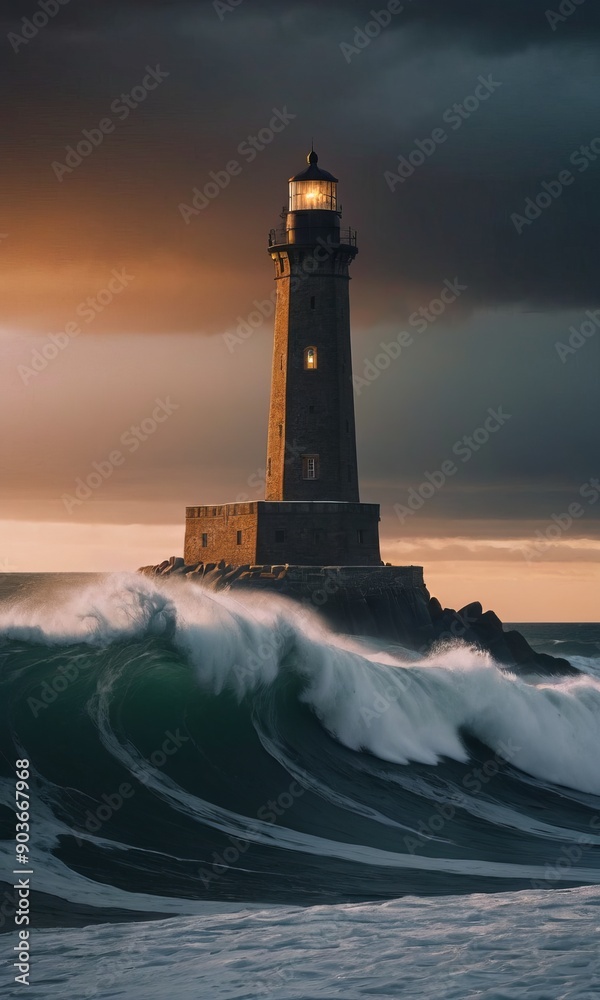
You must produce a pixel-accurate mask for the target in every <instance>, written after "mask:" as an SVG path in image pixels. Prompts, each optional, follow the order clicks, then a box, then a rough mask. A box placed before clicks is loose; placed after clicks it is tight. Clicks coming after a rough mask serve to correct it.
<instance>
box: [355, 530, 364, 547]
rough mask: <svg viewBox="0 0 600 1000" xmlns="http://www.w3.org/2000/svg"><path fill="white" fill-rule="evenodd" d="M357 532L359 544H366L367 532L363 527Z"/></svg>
mask: <svg viewBox="0 0 600 1000" xmlns="http://www.w3.org/2000/svg"><path fill="white" fill-rule="evenodd" d="M357 534H358V544H359V545H364V544H365V534H366V532H365V531H364V529H363V528H359V529H358V532H357Z"/></svg>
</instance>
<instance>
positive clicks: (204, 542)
mask: <svg viewBox="0 0 600 1000" xmlns="http://www.w3.org/2000/svg"><path fill="white" fill-rule="evenodd" d="M202 548H203V549H207V548H208V535H207V533H206V532H204V533H203V535H202Z"/></svg>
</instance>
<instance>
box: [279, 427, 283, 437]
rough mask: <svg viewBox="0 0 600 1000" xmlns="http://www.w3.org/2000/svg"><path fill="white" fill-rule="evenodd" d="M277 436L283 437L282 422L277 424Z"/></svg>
mask: <svg viewBox="0 0 600 1000" xmlns="http://www.w3.org/2000/svg"><path fill="white" fill-rule="evenodd" d="M279 437H280V438H282V437H283V424H280V425H279Z"/></svg>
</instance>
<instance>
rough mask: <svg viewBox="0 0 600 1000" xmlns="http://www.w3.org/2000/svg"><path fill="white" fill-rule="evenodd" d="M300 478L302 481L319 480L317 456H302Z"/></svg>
mask: <svg viewBox="0 0 600 1000" xmlns="http://www.w3.org/2000/svg"><path fill="white" fill-rule="evenodd" d="M302 478H303V479H318V478H319V456H318V455H304V457H303V458H302Z"/></svg>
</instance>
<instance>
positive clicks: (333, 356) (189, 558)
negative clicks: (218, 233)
mask: <svg viewBox="0 0 600 1000" xmlns="http://www.w3.org/2000/svg"><path fill="white" fill-rule="evenodd" d="M337 185H338V181H337V179H336V178H335V177H334V176H333V175H332V174H330V173H328V172H327V171H326V170H322V169H321V168H320V167H319V165H318V157H317V154H316V153H315V152H314V150H312V151H311V153H310V154H309V157H308V167H307V169H305V170H303V171H302V173H299V174H296V175H295V176H294V177H292V178H291V179H290V181H289V205H288V209H287V211H286V210H285V209H284V212H283V215H282V218H283V220H284V222H285V225H284V226H283V227H282V228H280V229H272V230H271V233H270V236H269V246H268V251H269V254H270V256H271V257H272V259H273V262H274V264H275V280H276V282H277V304H276V312H275V338H274V349H273V372H272V381H271V408H270V416H269V432H268V444H267V468H266V475H265V480H266V499H265V500H254V501H248V502H244V503H230V504H219V505H214V506H213V505H211V506H206V505H205V506H202V507H188V508H187V511H186V534H185V552H184V559H185V562H186V564H190V565H191V564H194V563H199V562H202V563H203V564H204V565H211V564H214V563H219V562H221V561H223V562H225V563H227V564H229V565H231V566H246V565H258V566H268V565H278V566H281V565H285V564H287V565H294V566H347V567H352V566H356V567H380V566H381V556H380V553H379V505H378V504H364V503H360V500H359V492H358V468H357V461H356V432H355V424H354V394H353V383H352V353H351V345H350V305H349V281H350V276H349V267H350V264H351V263H352V261H353V260H354V258H355V256H356V254H357V253H358V249H357V246H356V233H355V232H353V231H352V230H351V229H345V230H342V229H341V227H340V218H341V211H340V209H339V206H338V196H337Z"/></svg>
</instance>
